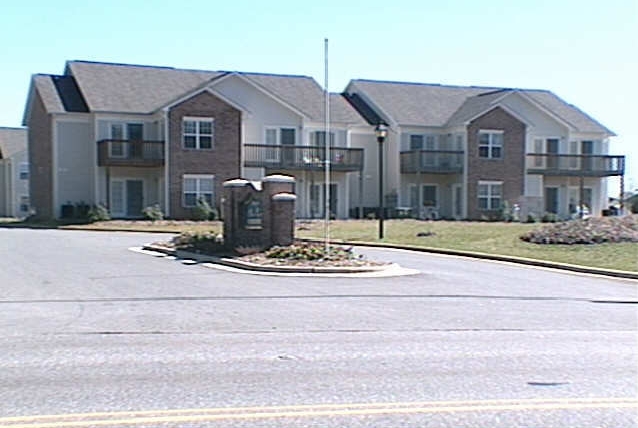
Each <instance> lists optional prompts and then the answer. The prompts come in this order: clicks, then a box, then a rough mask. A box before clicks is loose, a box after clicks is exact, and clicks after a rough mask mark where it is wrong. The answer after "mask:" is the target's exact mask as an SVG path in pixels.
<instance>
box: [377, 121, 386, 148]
mask: <svg viewBox="0 0 638 428" xmlns="http://www.w3.org/2000/svg"><path fill="white" fill-rule="evenodd" d="M374 134H375V135H376V136H377V141H378V142H379V143H383V142H384V141H385V139H386V137H387V136H388V128H386V127H385V125H384V124H382V123H379V124H377V127H376V128H374Z"/></svg>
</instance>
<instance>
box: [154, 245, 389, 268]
mask: <svg viewBox="0 0 638 428" xmlns="http://www.w3.org/2000/svg"><path fill="white" fill-rule="evenodd" d="M142 249H144V250H149V251H155V252H158V253H164V254H166V255H171V256H174V257H177V258H180V259H191V260H195V261H196V262H198V263H215V264H219V265H223V266H228V267H233V268H236V269H244V270H251V271H258V272H277V273H343V274H348V273H370V272H383V271H385V270H387V269H390V268H394V267H396V266H397V264H396V263H391V264H387V265H382V266H361V267H352V266H344V267H321V266H312V267H303V266H275V265H260V264H256V263H250V262H245V261H240V260H237V259H233V258H229V257H218V256H211V255H208V254H200V253H193V252H190V251H184V250H172V249H170V248H165V247H159V246H155V245H152V244H146V245H143V246H142Z"/></svg>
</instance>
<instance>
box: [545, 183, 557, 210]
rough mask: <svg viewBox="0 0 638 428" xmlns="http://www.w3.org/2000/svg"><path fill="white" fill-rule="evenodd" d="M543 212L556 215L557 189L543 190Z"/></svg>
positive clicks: (547, 188) (548, 188)
mask: <svg viewBox="0 0 638 428" xmlns="http://www.w3.org/2000/svg"><path fill="white" fill-rule="evenodd" d="M545 211H546V212H548V213H554V214H558V187H546V188H545Z"/></svg>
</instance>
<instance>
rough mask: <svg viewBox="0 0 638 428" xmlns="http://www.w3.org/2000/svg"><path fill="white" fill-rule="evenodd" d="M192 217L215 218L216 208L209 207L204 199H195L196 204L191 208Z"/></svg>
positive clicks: (201, 218) (204, 219)
mask: <svg viewBox="0 0 638 428" xmlns="http://www.w3.org/2000/svg"><path fill="white" fill-rule="evenodd" d="M193 217H194V218H195V220H199V221H206V220H216V219H217V217H218V215H217V210H216V209H215V208H211V206H210V204H209V203H208V202H207V201H206V199H203V198H199V199H197V205H195V208H193Z"/></svg>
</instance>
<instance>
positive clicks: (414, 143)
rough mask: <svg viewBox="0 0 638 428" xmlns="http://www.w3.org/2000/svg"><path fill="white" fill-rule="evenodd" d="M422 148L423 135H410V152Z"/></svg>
mask: <svg viewBox="0 0 638 428" xmlns="http://www.w3.org/2000/svg"><path fill="white" fill-rule="evenodd" d="M422 148H423V135H410V150H420V149H422Z"/></svg>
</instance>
